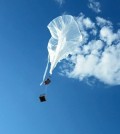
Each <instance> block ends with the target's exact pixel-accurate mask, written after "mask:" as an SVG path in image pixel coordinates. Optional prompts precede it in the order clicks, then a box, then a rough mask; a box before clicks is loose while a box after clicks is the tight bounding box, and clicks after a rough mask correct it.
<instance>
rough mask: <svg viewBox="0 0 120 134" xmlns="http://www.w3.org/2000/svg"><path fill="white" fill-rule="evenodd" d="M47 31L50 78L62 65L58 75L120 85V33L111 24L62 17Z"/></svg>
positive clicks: (99, 20) (55, 20) (56, 19)
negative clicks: (48, 35)
mask: <svg viewBox="0 0 120 134" xmlns="http://www.w3.org/2000/svg"><path fill="white" fill-rule="evenodd" d="M48 28H49V30H50V33H51V38H50V40H49V42H48V52H49V57H50V59H49V60H50V64H51V66H50V74H52V72H53V70H54V68H55V67H56V65H57V64H58V63H59V62H62V61H63V65H62V67H61V68H62V69H61V72H60V73H61V74H62V75H65V76H67V77H69V78H75V79H79V80H80V81H81V80H84V79H86V78H90V77H94V78H96V79H98V80H100V81H101V82H103V83H105V84H109V85H120V29H118V30H116V31H115V30H114V27H113V24H112V22H110V21H109V20H106V19H104V18H101V17H96V18H95V21H94V22H93V21H92V20H91V19H90V18H89V17H86V16H85V15H84V14H82V13H81V14H80V16H79V17H73V16H71V15H63V16H59V17H57V18H55V19H54V20H52V21H51V22H50V23H49V25H48Z"/></svg>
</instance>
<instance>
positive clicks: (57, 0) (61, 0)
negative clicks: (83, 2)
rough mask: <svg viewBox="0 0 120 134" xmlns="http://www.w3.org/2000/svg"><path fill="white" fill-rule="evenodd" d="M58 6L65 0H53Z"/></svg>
mask: <svg viewBox="0 0 120 134" xmlns="http://www.w3.org/2000/svg"><path fill="white" fill-rule="evenodd" d="M55 1H56V2H57V3H58V4H59V5H60V6H61V5H63V3H64V2H65V0H55Z"/></svg>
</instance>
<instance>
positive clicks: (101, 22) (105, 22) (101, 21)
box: [96, 17, 112, 27]
mask: <svg viewBox="0 0 120 134" xmlns="http://www.w3.org/2000/svg"><path fill="white" fill-rule="evenodd" d="M96 20H97V25H98V26H101V27H103V26H106V25H108V26H112V23H111V22H110V21H108V20H106V19H104V18H101V17H96Z"/></svg>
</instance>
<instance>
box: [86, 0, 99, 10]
mask: <svg viewBox="0 0 120 134" xmlns="http://www.w3.org/2000/svg"><path fill="white" fill-rule="evenodd" d="M88 7H89V8H90V9H92V10H93V11H94V12H96V13H99V12H101V9H100V7H101V5H100V2H98V1H95V0H89V4H88Z"/></svg>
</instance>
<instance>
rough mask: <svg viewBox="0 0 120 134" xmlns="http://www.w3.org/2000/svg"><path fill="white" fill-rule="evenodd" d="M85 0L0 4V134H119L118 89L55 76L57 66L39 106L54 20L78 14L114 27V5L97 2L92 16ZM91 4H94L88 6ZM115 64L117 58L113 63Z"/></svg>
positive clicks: (28, 0)
mask: <svg viewBox="0 0 120 134" xmlns="http://www.w3.org/2000/svg"><path fill="white" fill-rule="evenodd" d="M89 2H90V1H87V0H81V1H80V0H74V1H73V0H64V1H57V0H56V1H55V0H48V1H47V2H46V1H42V0H41V1H39V0H17V1H16V0H11V1H9V0H4V1H3V0H1V1H0V133H1V134H36V133H40V134H43V133H44V134H61V133H63V134H119V133H120V129H119V128H120V104H119V103H120V86H119V85H115V86H110V85H108V84H104V83H103V82H100V81H98V80H95V82H94V83H93V84H90V85H89V84H88V83H90V81H89V80H88V82H87V80H82V81H79V80H78V79H73V78H68V77H66V76H61V75H59V72H60V68H59V66H60V65H61V64H62V63H60V64H58V65H57V67H56V68H55V70H54V72H53V75H52V83H51V84H50V85H49V87H48V90H47V102H46V103H40V102H39V99H38V97H39V95H40V94H41V93H43V92H44V86H41V87H40V85H39V84H40V82H41V80H42V77H43V73H44V69H45V67H46V63H47V55H48V52H47V44H48V40H49V38H50V37H51V35H50V32H49V30H48V29H47V25H48V24H49V22H50V21H52V20H53V19H54V18H56V17H58V16H60V15H63V14H70V15H72V16H76V17H77V16H79V14H80V13H81V12H82V13H83V14H84V15H85V16H87V17H90V18H91V19H92V20H93V21H94V20H95V17H96V16H100V17H102V18H104V19H106V20H110V21H111V22H112V24H113V25H114V31H117V30H118V29H119V28H120V24H119V23H120V19H119V18H120V16H119V10H120V6H119V5H120V1H119V0H115V1H112V0H111V1H108V0H106V1H104V0H101V1H99V4H100V7H99V8H100V12H96V11H95V10H93V9H92V8H90V6H88V5H89V4H90V3H89ZM92 2H95V1H92ZM118 61H119V59H118Z"/></svg>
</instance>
